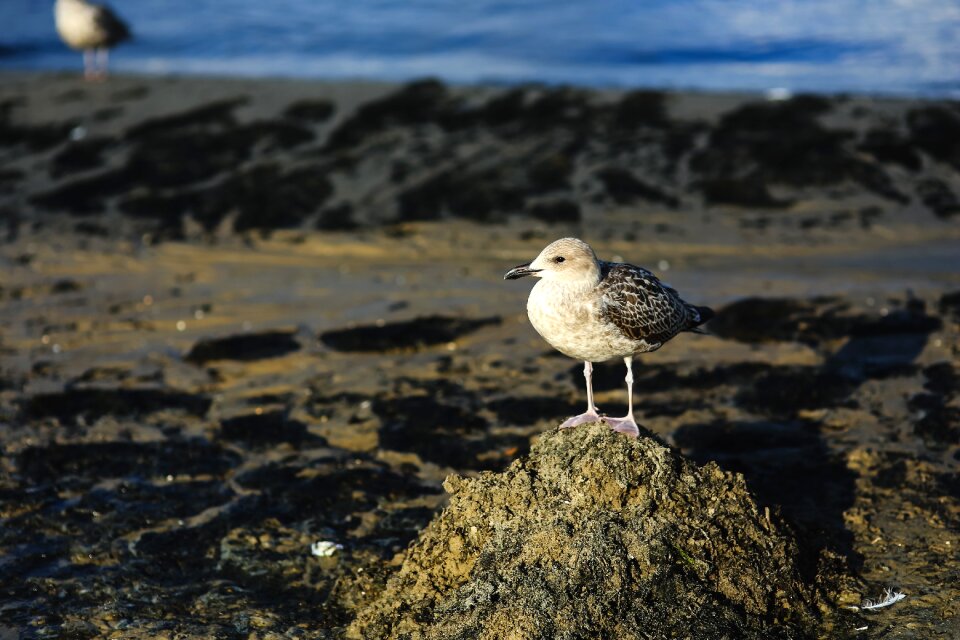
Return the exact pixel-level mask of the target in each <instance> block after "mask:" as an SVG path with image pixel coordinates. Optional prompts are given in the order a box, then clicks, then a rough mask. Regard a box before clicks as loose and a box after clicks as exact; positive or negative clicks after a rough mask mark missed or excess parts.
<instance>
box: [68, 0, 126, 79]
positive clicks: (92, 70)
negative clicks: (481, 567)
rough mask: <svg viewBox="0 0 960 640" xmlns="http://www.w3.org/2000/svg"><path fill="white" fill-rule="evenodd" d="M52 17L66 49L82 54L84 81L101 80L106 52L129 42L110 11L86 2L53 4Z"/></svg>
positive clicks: (71, 0)
mask: <svg viewBox="0 0 960 640" xmlns="http://www.w3.org/2000/svg"><path fill="white" fill-rule="evenodd" d="M53 17H54V20H55V22H56V24H57V33H59V34H60V37H61V38H62V39H63V41H64V42H65V43H67V46H69V47H71V48H72V49H77V50H78V51H83V75H84V77H85V78H86V79H87V80H95V79H100V78H103V77H105V76H106V75H107V63H108V60H109V55H110V49H111V48H112V47H115V46H116V45H118V44H120V43H121V42H123V41H125V40H129V39H130V29H129V28H128V27H127V25H126V24H125V23H124V22H123V20H121V19H120V18H118V17H117V15H116V14H115V13H114V12H113V11H111V10H110V7H106V6H103V5H99V4H94V3H92V2H87V0H57V3H56V4H55V5H54V6H53Z"/></svg>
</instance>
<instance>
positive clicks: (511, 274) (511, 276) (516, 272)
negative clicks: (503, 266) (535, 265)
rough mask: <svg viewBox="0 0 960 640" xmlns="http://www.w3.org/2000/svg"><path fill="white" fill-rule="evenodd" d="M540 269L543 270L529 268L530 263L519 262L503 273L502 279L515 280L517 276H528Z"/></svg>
mask: <svg viewBox="0 0 960 640" xmlns="http://www.w3.org/2000/svg"><path fill="white" fill-rule="evenodd" d="M540 271H543V269H531V268H530V263H529V262H528V263H527V264H521V265H519V266H517V267H514V268H513V269H510V271H507V272H506V273H505V274H503V279H504V280H516V279H517V278H522V277H524V276H530V275H533V274H535V273H538V272H540Z"/></svg>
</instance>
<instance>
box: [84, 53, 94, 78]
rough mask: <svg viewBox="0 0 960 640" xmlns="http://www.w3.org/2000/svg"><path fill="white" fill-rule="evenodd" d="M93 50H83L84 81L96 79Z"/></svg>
mask: <svg viewBox="0 0 960 640" xmlns="http://www.w3.org/2000/svg"><path fill="white" fill-rule="evenodd" d="M95 55H96V54H95V53H94V51H93V49H84V50H83V77H84V79H86V80H93V79H94V78H96V77H97V66H96V65H97V61H96V57H95Z"/></svg>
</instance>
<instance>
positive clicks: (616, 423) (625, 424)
mask: <svg viewBox="0 0 960 640" xmlns="http://www.w3.org/2000/svg"><path fill="white" fill-rule="evenodd" d="M623 363H624V364H625V365H627V377H626V378H625V379H626V381H627V415H625V416H623V417H622V418H607V417H604V418H603V420H604V422H606V423H607V424H609V425H610V427H611V428H612V429H613V430H614V431H618V432H620V433H624V434H626V435H628V436H632V437H634V438H636V437H638V436H639V435H640V429H639V428H638V427H637V421H636V420H634V418H633V356H627V357H625V358H624V359H623Z"/></svg>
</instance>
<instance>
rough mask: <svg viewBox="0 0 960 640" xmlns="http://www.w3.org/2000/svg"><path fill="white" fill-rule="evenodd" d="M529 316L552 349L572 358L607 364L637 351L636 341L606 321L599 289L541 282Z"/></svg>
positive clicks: (532, 297)
mask: <svg viewBox="0 0 960 640" xmlns="http://www.w3.org/2000/svg"><path fill="white" fill-rule="evenodd" d="M527 317H529V318H530V324H532V325H533V328H534V329H536V330H537V333H539V334H540V335H541V336H542V337H543V339H544V340H546V341H547V342H548V343H550V346H552V347H553V348H554V349H556V350H557V351H559V352H560V353H562V354H564V355H566V356H569V357H571V358H576V359H578V360H589V361H590V362H603V361H604V360H610V359H611V358H617V357H621V358H622V357H624V356H625V355H630V354H632V353H633V352H634V351H635V350H636V344H635V341H634V340H631V339H629V338H627V337H626V336H624V335H623V333H622V332H620V330H619V329H617V327H616V326H614V325H612V324H610V323H607V322H604V321H603V319H602V314H601V309H600V296H599V295H597V293H596V290H595V288H589V289H586V290H584V289H582V288H579V287H568V286H563V285H558V284H557V283H555V282H550V281H549V280H539V281H538V282H537V284H536V285H535V286H534V287H533V290H532V291H531V292H530V297H529V298H527Z"/></svg>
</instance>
